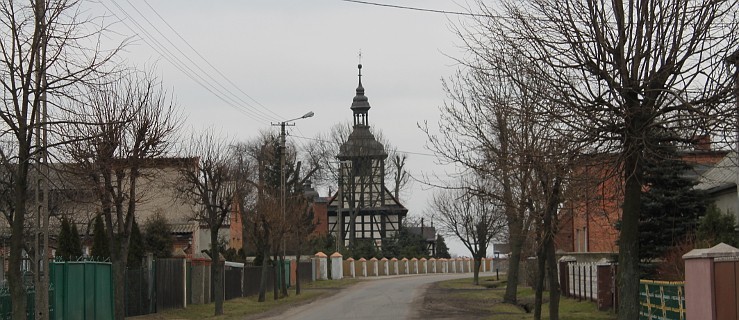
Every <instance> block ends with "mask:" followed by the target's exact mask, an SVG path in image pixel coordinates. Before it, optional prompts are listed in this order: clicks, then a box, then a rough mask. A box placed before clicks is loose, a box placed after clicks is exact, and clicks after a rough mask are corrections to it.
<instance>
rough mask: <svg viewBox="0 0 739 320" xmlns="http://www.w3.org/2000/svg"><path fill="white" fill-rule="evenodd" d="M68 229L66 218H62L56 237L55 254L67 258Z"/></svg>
mask: <svg viewBox="0 0 739 320" xmlns="http://www.w3.org/2000/svg"><path fill="white" fill-rule="evenodd" d="M70 233H71V231H70V229H69V221H68V220H67V218H62V225H61V228H60V230H59V238H58V239H57V249H56V256H57V257H61V258H62V259H64V260H67V259H68V258H69V256H70V254H71V249H70V238H71V236H70Z"/></svg>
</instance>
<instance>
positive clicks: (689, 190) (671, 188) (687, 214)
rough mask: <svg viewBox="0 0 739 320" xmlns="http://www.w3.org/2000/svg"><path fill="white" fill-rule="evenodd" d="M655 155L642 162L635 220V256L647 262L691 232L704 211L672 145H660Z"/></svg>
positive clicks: (700, 194) (686, 167)
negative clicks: (638, 210) (642, 180)
mask: <svg viewBox="0 0 739 320" xmlns="http://www.w3.org/2000/svg"><path fill="white" fill-rule="evenodd" d="M660 151H661V154H660V155H659V157H655V158H652V160H650V161H647V162H646V164H645V182H646V190H645V191H644V194H643V196H642V199H643V201H642V209H641V212H642V214H641V217H640V220H639V247H640V250H639V256H640V260H642V261H645V262H649V261H653V260H654V259H657V258H660V257H662V256H663V255H664V254H665V252H667V250H668V249H669V248H671V247H672V246H674V245H675V244H677V243H678V242H679V241H681V240H682V239H684V238H685V236H686V235H687V234H688V233H693V232H695V230H696V228H697V226H698V219H699V218H700V216H701V215H703V213H704V212H705V211H706V200H705V197H704V195H703V192H702V191H700V190H696V189H694V188H693V186H694V185H695V184H696V181H695V180H694V179H691V178H690V177H689V176H688V173H689V170H692V168H691V166H690V165H689V164H687V163H685V162H684V161H682V160H681V159H680V158H679V155H678V153H677V152H676V151H675V147H673V146H663V147H661V148H660Z"/></svg>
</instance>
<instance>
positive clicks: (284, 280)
mask: <svg viewBox="0 0 739 320" xmlns="http://www.w3.org/2000/svg"><path fill="white" fill-rule="evenodd" d="M285 261H286V260H285V256H282V257H280V265H279V269H280V276H281V278H280V279H282V280H281V281H280V295H281V297H282V298H286V297H287V272H286V271H285Z"/></svg>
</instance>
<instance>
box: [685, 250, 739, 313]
mask: <svg viewBox="0 0 739 320" xmlns="http://www.w3.org/2000/svg"><path fill="white" fill-rule="evenodd" d="M683 260H685V311H686V314H685V316H686V318H687V319H705V320H716V319H729V318H731V319H735V318H736V317H737V311H736V309H737V301H736V300H737V299H736V298H735V295H736V287H735V285H736V281H737V279H736V276H735V274H734V270H735V268H736V266H735V265H733V264H731V265H728V266H729V267H730V268H728V269H730V270H726V271H727V272H724V270H723V269H724V268H716V263H717V262H719V263H723V262H721V261H722V260H726V261H732V260H733V261H736V260H739V249H737V248H734V247H732V246H730V245H727V244H725V243H719V244H718V245H716V246H714V247H712V248H709V249H693V250H691V251H690V252H688V253H686V254H685V255H683ZM724 264H725V263H724ZM725 291H727V292H730V293H733V295H731V296H729V295H730V294H723V293H724V292H725ZM731 291H733V292H731ZM727 298H728V299H727ZM731 315H733V317H732V316H731Z"/></svg>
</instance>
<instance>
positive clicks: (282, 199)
mask: <svg viewBox="0 0 739 320" xmlns="http://www.w3.org/2000/svg"><path fill="white" fill-rule="evenodd" d="M313 115H315V113H313V111H309V112H308V113H306V114H304V115H303V116H302V117H298V118H295V119H290V120H285V121H281V122H278V123H273V124H272V125H273V126H277V125H279V126H280V207H281V210H282V220H283V223H285V219H286V217H285V126H290V125H291V124H289V122H291V121H296V120H300V119H305V118H310V117H312V116H313ZM292 126H294V124H292ZM282 258H283V259H284V258H285V239H284V238H283V240H282Z"/></svg>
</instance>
